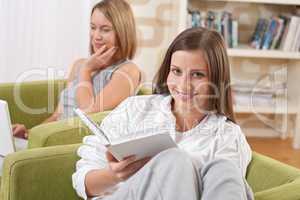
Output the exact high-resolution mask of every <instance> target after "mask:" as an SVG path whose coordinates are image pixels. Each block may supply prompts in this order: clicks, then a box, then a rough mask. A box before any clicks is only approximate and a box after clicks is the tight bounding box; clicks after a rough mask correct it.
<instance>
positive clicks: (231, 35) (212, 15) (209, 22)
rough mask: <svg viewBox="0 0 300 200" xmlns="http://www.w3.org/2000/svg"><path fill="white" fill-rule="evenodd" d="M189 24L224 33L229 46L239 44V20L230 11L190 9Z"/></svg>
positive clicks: (232, 46) (189, 25)
mask: <svg viewBox="0 0 300 200" xmlns="http://www.w3.org/2000/svg"><path fill="white" fill-rule="evenodd" d="M187 26H188V27H205V28H209V29H214V30H216V31H218V32H219V33H221V34H222V36H223V37H224V40H225V43H226V46H227V47H230V48H235V47H237V46H238V21H237V20H234V19H233V17H232V14H231V13H230V12H225V11H224V12H214V11H208V12H200V11H198V10H197V11H189V14H188V21H187Z"/></svg>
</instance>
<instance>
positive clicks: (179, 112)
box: [172, 103, 206, 132]
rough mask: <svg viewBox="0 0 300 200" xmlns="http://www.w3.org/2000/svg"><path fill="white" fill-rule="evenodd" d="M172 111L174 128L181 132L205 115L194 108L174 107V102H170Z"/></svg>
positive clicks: (197, 122) (196, 123) (198, 121)
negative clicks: (174, 121)
mask: <svg viewBox="0 0 300 200" xmlns="http://www.w3.org/2000/svg"><path fill="white" fill-rule="evenodd" d="M172 113H173V115H174V116H175V118H176V130H178V131H181V132H184V131H188V130H190V129H192V128H194V127H195V126H197V125H198V124H199V123H200V122H201V121H202V119H203V118H204V117H205V116H206V114H205V113H201V112H199V111H198V110H196V109H181V108H180V107H178V108H176V107H175V106H174V103H173V104H172Z"/></svg>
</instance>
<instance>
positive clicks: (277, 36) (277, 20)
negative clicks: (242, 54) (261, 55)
mask: <svg viewBox="0 0 300 200" xmlns="http://www.w3.org/2000/svg"><path fill="white" fill-rule="evenodd" d="M187 20H188V21H187V26H188V27H205V28H209V29H214V30H216V31H218V32H219V33H221V34H222V36H223V37H224V40H225V43H226V45H227V47H229V48H236V47H237V46H238V38H239V35H238V34H239V32H238V28H239V23H238V20H236V19H234V18H233V15H232V13H230V12H227V11H222V12H220V11H219V12H215V11H208V12H205V11H199V10H195V11H191V10H189V11H188V19H187ZM249 40H250V46H251V47H253V48H255V49H264V50H267V49H273V50H274V49H277V50H282V51H293V52H298V51H300V17H299V16H288V15H280V16H278V17H275V16H274V17H272V18H270V19H266V18H259V19H258V21H257V23H256V28H255V30H254V32H253V34H252V37H251V38H250V39H249Z"/></svg>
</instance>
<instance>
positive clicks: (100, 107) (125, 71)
mask: <svg viewBox="0 0 300 200" xmlns="http://www.w3.org/2000/svg"><path fill="white" fill-rule="evenodd" d="M140 76H141V73H140V71H139V69H138V67H137V66H136V65H134V64H133V63H128V64H124V65H123V66H122V67H120V69H118V70H117V71H115V72H114V74H113V75H112V78H111V80H110V81H109V83H108V84H107V85H106V86H105V87H104V88H103V89H102V90H101V92H100V93H99V94H97V95H96V96H95V95H94V94H93V85H92V82H91V71H90V70H87V69H86V68H82V70H81V72H80V79H81V83H82V84H81V85H80V87H78V89H77V91H76V98H77V103H78V105H79V107H80V108H81V109H83V110H84V111H85V112H87V113H89V112H101V111H104V110H110V109H113V108H114V107H116V106H117V105H118V104H120V103H121V102H122V101H123V100H124V99H126V98H127V97H129V96H131V95H133V94H134V92H135V90H136V88H137V87H138V85H139V82H140V78H141V77H140Z"/></svg>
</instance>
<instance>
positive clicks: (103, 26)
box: [90, 22, 112, 28]
mask: <svg viewBox="0 0 300 200" xmlns="http://www.w3.org/2000/svg"><path fill="white" fill-rule="evenodd" d="M90 24H91V25H93V26H96V25H95V24H94V23H92V22H91V23H90ZM106 27H107V28H112V26H110V25H102V26H101V28H106Z"/></svg>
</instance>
